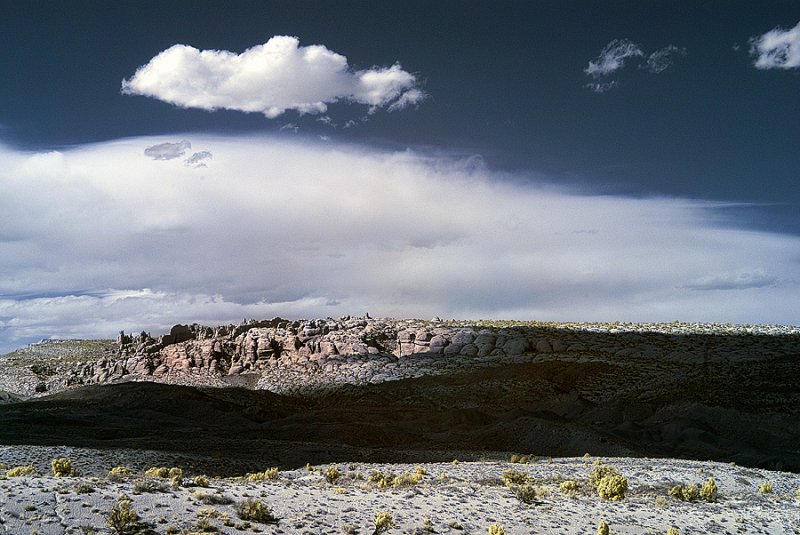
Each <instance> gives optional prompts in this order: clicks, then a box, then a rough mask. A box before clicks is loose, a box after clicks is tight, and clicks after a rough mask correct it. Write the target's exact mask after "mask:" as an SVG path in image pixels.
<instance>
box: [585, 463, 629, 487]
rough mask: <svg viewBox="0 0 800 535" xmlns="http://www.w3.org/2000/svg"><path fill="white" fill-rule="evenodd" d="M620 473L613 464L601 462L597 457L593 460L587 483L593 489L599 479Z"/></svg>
mask: <svg viewBox="0 0 800 535" xmlns="http://www.w3.org/2000/svg"><path fill="white" fill-rule="evenodd" d="M619 475H622V474H620V473H619V472H618V471H617V469H616V468H614V467H613V466H608V465H605V464H603V461H601V460H600V459H597V460H596V461H595V462H594V465H593V467H592V470H591V472H589V484H590V485H591V486H592V487H594V488H595V489H596V488H597V487H598V485H600V480H602V479H603V478H604V477H607V476H619Z"/></svg>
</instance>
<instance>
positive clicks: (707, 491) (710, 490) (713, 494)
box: [700, 477, 719, 502]
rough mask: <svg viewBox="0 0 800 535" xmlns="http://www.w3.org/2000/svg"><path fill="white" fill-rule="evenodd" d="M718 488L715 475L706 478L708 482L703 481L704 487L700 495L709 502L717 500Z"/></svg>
mask: <svg viewBox="0 0 800 535" xmlns="http://www.w3.org/2000/svg"><path fill="white" fill-rule="evenodd" d="M718 490H719V489H718V488H717V482H716V481H714V478H713V477H709V478H708V479H706V482H705V483H703V488H702V489H700V497H701V498H703V499H704V500H705V501H707V502H713V501H716V500H717V492H718Z"/></svg>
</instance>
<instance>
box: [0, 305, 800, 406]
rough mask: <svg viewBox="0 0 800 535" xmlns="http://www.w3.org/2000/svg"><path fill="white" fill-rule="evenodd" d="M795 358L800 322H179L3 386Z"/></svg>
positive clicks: (314, 386) (366, 380)
mask: <svg viewBox="0 0 800 535" xmlns="http://www.w3.org/2000/svg"><path fill="white" fill-rule="evenodd" d="M778 335H779V336H778ZM798 353H800V329H798V328H796V327H788V328H787V327H769V326H758V327H754V326H741V325H740V326H730V325H698V324H693V325H690V324H679V323H670V324H644V325H634V324H617V323H614V324H547V323H522V322H488V321H487V322H455V321H447V322H445V321H441V320H438V319H435V320H430V321H424V320H392V319H373V318H370V317H369V316H365V317H360V318H355V317H349V316H347V317H342V318H339V319H333V318H327V319H316V320H297V321H290V320H285V319H282V318H274V319H271V320H263V321H243V322H242V323H240V324H238V325H223V326H218V327H206V326H202V325H197V324H192V325H175V326H173V327H172V328H171V329H170V331H169V333H168V334H163V335H160V336H155V337H153V336H151V335H150V334H148V333H145V332H142V333H139V334H136V335H129V334H126V333H124V332H121V333H120V334H119V336H118V337H117V341H116V345H115V346H114V349H113V351H109V350H107V352H106V353H104V354H102V355H101V356H100V357H99V358H96V359H95V360H92V361H89V362H76V363H74V364H73V365H72V366H71V367H68V368H66V369H64V368H61V369H58V370H50V371H49V373H47V374H43V373H42V366H43V364H38V365H37V366H38V368H37V369H35V370H34V369H33V366H31V367H30V368H31V370H32V371H28V372H27V373H28V375H29V376H30V377H27V378H23V379H25V380H23V381H21V384H23V387H20V388H17V389H15V388H11V387H9V385H8V384H0V387H2V388H4V389H6V390H8V391H9V392H14V393H16V394H18V395H22V396H32V395H37V394H44V393H52V392H57V391H60V390H64V389H68V388H71V387H75V386H78V385H86V384H101V383H108V382H116V381H126V380H149V381H158V382H165V383H170V384H184V385H211V386H231V385H233V386H246V387H250V388H259V389H267V390H271V391H274V392H279V393H304V392H305V393H308V392H313V391H328V390H331V389H334V390H335V389H338V388H344V387H349V386H358V385H364V384H370V383H381V382H384V381H389V380H397V379H404V378H413V377H421V376H425V375H441V374H452V373H458V372H460V371H465V370H470V369H475V368H480V367H490V366H499V365H504V364H510V363H523V362H534V361H537V360H548V359H560V360H564V359H567V360H580V361H585V360H596V361H604V360H609V359H620V358H622V359H629V360H630V359H649V360H652V361H653V362H654V363H656V364H657V363H664V362H670V361H673V362H686V363H693V364H696V365H697V366H698V367H699V369H702V368H703V367H704V366H708V365H710V364H715V365H725V364H726V363H730V365H731V366H732V365H733V364H734V363H738V362H742V361H764V360H765V359H766V360H769V359H773V358H781V357H788V356H793V355H794V356H796V355H797V354H798Z"/></svg>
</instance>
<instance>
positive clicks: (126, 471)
mask: <svg viewBox="0 0 800 535" xmlns="http://www.w3.org/2000/svg"><path fill="white" fill-rule="evenodd" d="M132 474H133V470H131V469H130V468H128V467H127V466H115V467H114V468H112V469H111V470H109V471H108V479H110V480H111V481H120V480H122V479H125V478H126V477H128V476H130V475H132Z"/></svg>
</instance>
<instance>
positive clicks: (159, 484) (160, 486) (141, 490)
mask: <svg viewBox="0 0 800 535" xmlns="http://www.w3.org/2000/svg"><path fill="white" fill-rule="evenodd" d="M131 490H132V491H133V493H134V494H145V493H152V492H167V491H168V490H169V487H168V486H167V485H166V483H164V482H163V481H161V480H160V479H155V478H151V477H141V478H139V479H137V480H136V481H134V482H133V486H132V487H131Z"/></svg>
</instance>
